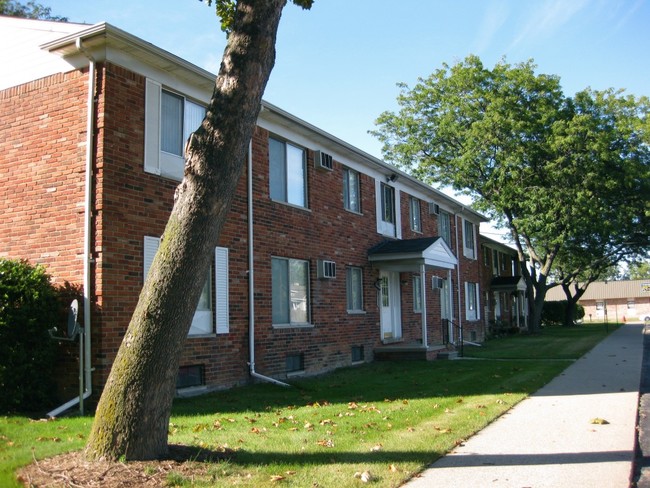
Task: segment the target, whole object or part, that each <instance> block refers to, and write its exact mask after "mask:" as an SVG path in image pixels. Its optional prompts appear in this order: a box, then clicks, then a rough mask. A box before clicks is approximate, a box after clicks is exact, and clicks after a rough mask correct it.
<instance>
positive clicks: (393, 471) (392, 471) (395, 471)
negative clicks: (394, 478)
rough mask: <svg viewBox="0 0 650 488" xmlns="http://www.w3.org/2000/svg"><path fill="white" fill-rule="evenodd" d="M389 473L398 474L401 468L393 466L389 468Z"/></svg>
mask: <svg viewBox="0 0 650 488" xmlns="http://www.w3.org/2000/svg"><path fill="white" fill-rule="evenodd" d="M388 471H390V472H391V473H397V472H398V471H399V468H398V467H397V466H395V465H394V464H391V465H390V466H388Z"/></svg>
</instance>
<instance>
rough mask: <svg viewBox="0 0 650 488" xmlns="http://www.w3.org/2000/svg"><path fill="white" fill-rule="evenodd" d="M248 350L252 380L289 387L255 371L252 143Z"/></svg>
mask: <svg viewBox="0 0 650 488" xmlns="http://www.w3.org/2000/svg"><path fill="white" fill-rule="evenodd" d="M247 172H248V175H247V180H248V350H249V357H250V360H249V362H248V366H249V372H250V375H251V376H252V377H253V378H257V379H259V380H262V381H267V382H269V383H273V384H275V385H279V386H286V387H288V386H291V385H289V384H287V383H283V382H282V381H279V380H276V379H274V378H270V377H268V376H264V375H262V374H260V373H258V372H257V371H255V262H254V254H253V141H251V142H250V143H249V145H248V168H247Z"/></svg>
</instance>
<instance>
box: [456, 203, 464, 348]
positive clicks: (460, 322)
mask: <svg viewBox="0 0 650 488" xmlns="http://www.w3.org/2000/svg"><path fill="white" fill-rule="evenodd" d="M461 223H462V220H461ZM455 227H456V229H455V231H456V256H457V257H458V266H456V281H457V285H456V286H457V293H458V334H459V340H460V348H461V351H462V350H463V314H462V307H461V301H460V299H461V295H460V286H461V285H460V263H461V259H460V250H459V246H458V215H456V225H455Z"/></svg>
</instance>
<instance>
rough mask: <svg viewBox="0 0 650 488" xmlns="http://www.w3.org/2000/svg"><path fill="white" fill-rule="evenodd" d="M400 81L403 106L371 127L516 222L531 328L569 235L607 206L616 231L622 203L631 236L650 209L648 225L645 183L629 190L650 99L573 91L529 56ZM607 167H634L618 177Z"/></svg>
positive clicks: (396, 152) (392, 146)
mask: <svg viewBox="0 0 650 488" xmlns="http://www.w3.org/2000/svg"><path fill="white" fill-rule="evenodd" d="M400 86H401V89H402V91H401V93H400V95H399V97H398V103H399V106H400V110H399V112H397V113H393V112H384V113H383V114H381V116H380V117H379V118H378V119H377V126H378V129H377V130H375V131H373V134H374V135H375V136H377V137H378V138H379V139H380V140H381V141H382V142H383V153H384V156H385V157H386V159H388V160H389V161H391V162H394V163H395V164H397V165H398V166H401V167H402V168H404V169H406V170H407V171H410V172H411V173H413V174H414V175H415V176H417V177H419V178H420V179H422V180H424V181H426V182H428V183H430V184H434V185H435V184H439V183H441V184H443V185H447V186H451V187H452V188H453V189H454V190H456V191H458V192H460V193H463V194H466V195H469V196H470V197H472V199H473V201H474V207H475V208H476V209H477V210H479V211H483V212H485V213H486V214H488V215H489V216H490V217H491V218H492V219H493V220H495V221H496V222H497V223H498V224H499V225H501V226H502V227H506V228H507V229H508V230H509V232H510V237H511V240H512V242H513V243H514V245H515V247H516V248H517V252H518V255H519V261H520V264H521V273H522V276H523V277H524V279H525V281H526V284H527V288H528V297H529V304H530V306H531V311H530V312H531V318H530V322H529V323H530V327H531V329H532V330H535V329H537V328H538V327H539V325H540V320H541V312H542V308H543V304H544V297H545V295H546V291H547V290H548V288H549V287H551V286H554V285H555V283H553V282H549V281H548V279H549V275H550V273H551V272H552V269H553V264H554V262H555V260H556V259H557V258H558V256H559V255H560V253H561V252H563V250H564V249H566V246H567V243H569V242H573V244H574V246H575V247H576V248H582V247H588V245H589V243H590V238H591V237H590V235H591V234H590V230H593V229H595V228H597V227H598V226H599V225H601V224H602V222H603V219H604V218H607V219H611V222H612V224H611V225H610V222H609V221H608V222H607V226H606V231H607V232H608V233H609V234H610V236H611V235H614V234H615V233H616V232H618V231H617V230H616V226H615V225H614V223H615V222H618V221H617V220H616V219H614V218H613V213H615V212H618V211H619V209H624V212H623V214H624V215H625V218H627V219H630V220H629V222H628V223H630V225H629V226H627V227H626V230H625V232H624V235H625V236H627V232H628V231H629V232H632V229H633V227H634V225H632V224H634V222H635V219H642V218H645V219H646V221H644V222H642V224H643V225H642V226H640V227H645V228H647V217H648V203H647V198H645V200H644V194H643V193H640V194H639V196H638V198H637V197H633V198H631V199H630V200H625V197H626V196H629V195H630V192H636V191H637V190H640V189H642V188H644V185H643V184H642V183H640V182H642V179H643V177H644V176H643V175H646V178H647V175H648V152H647V142H648V138H647V132H648V131H647V126H648V123H647V100H645V99H641V100H636V99H634V98H633V97H627V98H625V99H623V98H622V97H620V94H619V93H618V92H616V93H614V92H611V91H610V92H603V93H597V92H591V91H585V92H582V93H581V94H578V95H576V98H575V99H571V98H567V97H565V96H564V95H563V93H562V90H561V87H560V80H559V78H558V77H556V76H549V75H543V74H536V73H535V66H534V64H533V63H532V62H531V61H529V62H526V63H520V64H517V65H514V66H512V65H510V64H507V63H506V62H505V61H501V62H499V63H497V64H496V65H495V67H494V68H493V69H492V70H489V69H486V68H485V67H484V66H483V64H482V63H481V61H480V59H479V58H478V57H476V56H469V57H468V58H466V59H465V60H464V61H462V62H460V63H457V64H456V65H454V66H449V65H446V64H445V65H443V68H442V69H439V70H437V71H436V72H434V73H433V74H432V75H431V76H430V77H429V78H426V79H419V80H418V83H417V84H416V85H415V86H414V87H413V88H409V87H408V86H407V85H405V84H401V85H400ZM612 121H613V122H612ZM624 139H628V142H629V143H627V142H626V143H621V141H623V140H624ZM610 171H619V172H623V173H624V174H625V175H626V176H632V179H631V180H627V179H626V178H625V177H621V178H618V177H616V178H613V179H611V178H610V177H609V172H610ZM617 176H618V174H617ZM612 182H613V183H612ZM646 183H647V182H646ZM608 192H609V193H608ZM610 193H611V194H610ZM645 195H647V193H646V194H645ZM605 197H606V198H605ZM628 208H629V211H628ZM626 222H627V221H626ZM604 234H605V232H603V236H604ZM621 240H623V239H621ZM601 242H602V240H601ZM564 255H565V256H568V254H566V253H565V254H564ZM566 262H568V260H566Z"/></svg>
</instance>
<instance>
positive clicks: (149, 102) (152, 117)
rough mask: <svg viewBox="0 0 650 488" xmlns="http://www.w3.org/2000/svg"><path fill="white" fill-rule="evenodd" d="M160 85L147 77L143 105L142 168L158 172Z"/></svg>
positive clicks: (150, 171) (154, 172)
mask: <svg viewBox="0 0 650 488" xmlns="http://www.w3.org/2000/svg"><path fill="white" fill-rule="evenodd" d="M161 90H162V88H161V86H160V83H157V82H155V81H153V80H150V79H148V78H147V83H146V91H145V105H144V110H145V112H144V170H145V171H146V172H147V173H153V174H156V175H159V174H160V96H161Z"/></svg>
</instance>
